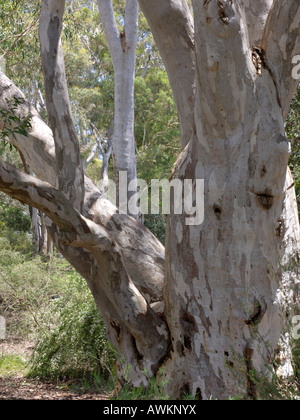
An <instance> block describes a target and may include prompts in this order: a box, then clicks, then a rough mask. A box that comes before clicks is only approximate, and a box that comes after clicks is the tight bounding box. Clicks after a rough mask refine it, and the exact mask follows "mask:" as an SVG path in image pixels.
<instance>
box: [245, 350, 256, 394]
mask: <svg viewBox="0 0 300 420" xmlns="http://www.w3.org/2000/svg"><path fill="white" fill-rule="evenodd" d="M253 353H254V351H253V350H252V349H251V347H250V346H249V344H248V343H247V345H246V347H245V350H244V360H245V365H246V371H247V373H246V375H247V376H246V379H247V395H248V396H249V397H250V398H252V399H253V400H255V399H256V396H257V390H256V384H255V382H254V380H253V363H252V357H253Z"/></svg>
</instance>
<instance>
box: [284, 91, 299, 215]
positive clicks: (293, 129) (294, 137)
mask: <svg viewBox="0 0 300 420" xmlns="http://www.w3.org/2000/svg"><path fill="white" fill-rule="evenodd" d="M299 115H300V86H299V87H298V91H297V93H296V95H295V97H294V99H293V101H292V103H291V107H290V113H289V116H288V119H287V123H286V130H287V135H288V138H289V140H290V142H291V147H292V154H291V158H290V167H291V170H292V173H293V176H294V181H295V187H296V194H297V201H298V209H299V211H300V118H299Z"/></svg>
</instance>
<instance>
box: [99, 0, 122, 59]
mask: <svg viewBox="0 0 300 420" xmlns="http://www.w3.org/2000/svg"><path fill="white" fill-rule="evenodd" d="M98 7H99V13H100V18H101V22H102V25H103V30H104V34H105V38H106V40H107V43H108V47H109V50H110V54H111V57H112V60H113V63H114V66H117V62H118V61H119V60H120V58H121V56H122V44H121V34H120V31H119V28H118V24H117V21H116V17H115V13H114V8H113V5H112V1H111V0H98Z"/></svg>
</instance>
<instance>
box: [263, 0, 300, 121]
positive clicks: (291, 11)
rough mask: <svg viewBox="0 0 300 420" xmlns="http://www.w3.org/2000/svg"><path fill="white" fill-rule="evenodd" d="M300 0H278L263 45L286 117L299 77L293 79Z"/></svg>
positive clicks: (299, 38) (298, 48) (299, 32)
mask: <svg viewBox="0 0 300 420" xmlns="http://www.w3.org/2000/svg"><path fill="white" fill-rule="evenodd" d="M299 28H300V3H299V0H284V1H282V0H274V4H273V8H272V9H271V11H270V14H269V18H268V20H267V23H266V27H265V32H264V36H263V39H262V43H261V48H262V49H263V51H264V53H265V61H266V65H267V67H268V69H269V71H270V73H271V75H272V77H273V79H274V83H275V84H276V86H277V90H278V97H279V100H280V103H281V107H282V113H283V117H284V120H285V119H286V118H287V115H288V112H289V108H290V103H291V100H292V98H293V96H294V94H295V91H296V89H297V86H298V83H299V80H297V79H294V78H293V67H294V66H295V63H293V58H294V56H296V55H300V29H299Z"/></svg>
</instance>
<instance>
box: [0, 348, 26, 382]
mask: <svg viewBox="0 0 300 420" xmlns="http://www.w3.org/2000/svg"><path fill="white" fill-rule="evenodd" d="M14 373H17V374H20V373H26V361H25V360H24V359H23V358H22V357H21V356H18V355H14V354H10V355H2V354H1V353H0V377H5V376H11V375H13V374H14Z"/></svg>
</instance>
